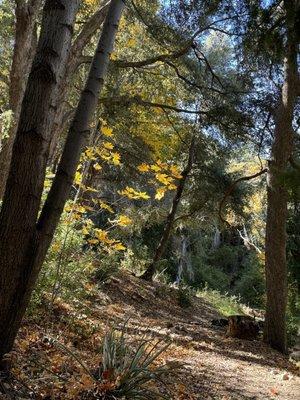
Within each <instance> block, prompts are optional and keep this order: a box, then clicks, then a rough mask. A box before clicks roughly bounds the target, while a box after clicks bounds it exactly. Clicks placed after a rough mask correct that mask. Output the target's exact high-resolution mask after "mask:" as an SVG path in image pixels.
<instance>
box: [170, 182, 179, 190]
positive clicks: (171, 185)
mask: <svg viewBox="0 0 300 400" xmlns="http://www.w3.org/2000/svg"><path fill="white" fill-rule="evenodd" d="M168 189H169V190H176V189H177V186H176V185H174V183H171V184H170V185H168Z"/></svg>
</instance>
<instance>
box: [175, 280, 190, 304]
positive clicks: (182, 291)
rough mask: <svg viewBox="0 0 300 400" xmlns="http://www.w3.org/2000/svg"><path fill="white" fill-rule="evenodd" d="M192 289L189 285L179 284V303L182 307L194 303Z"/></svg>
mask: <svg viewBox="0 0 300 400" xmlns="http://www.w3.org/2000/svg"><path fill="white" fill-rule="evenodd" d="M191 296H192V293H191V289H190V288H189V287H188V286H185V285H182V284H180V285H179V288H178V297H177V300H178V304H179V305H180V307H182V308H188V307H190V306H191V305H192V300H191Z"/></svg>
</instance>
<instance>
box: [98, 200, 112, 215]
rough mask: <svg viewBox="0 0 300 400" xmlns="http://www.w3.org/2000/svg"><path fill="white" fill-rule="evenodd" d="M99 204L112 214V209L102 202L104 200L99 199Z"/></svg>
mask: <svg viewBox="0 0 300 400" xmlns="http://www.w3.org/2000/svg"><path fill="white" fill-rule="evenodd" d="M99 205H100V208H102V209H103V210H107V211H108V212H110V213H111V214H114V210H113V209H112V208H111V207H110V206H109V205H108V204H106V203H104V201H102V200H100V201H99Z"/></svg>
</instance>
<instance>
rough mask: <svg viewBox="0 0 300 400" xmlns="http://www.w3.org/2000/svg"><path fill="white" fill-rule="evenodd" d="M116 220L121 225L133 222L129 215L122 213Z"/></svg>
mask: <svg viewBox="0 0 300 400" xmlns="http://www.w3.org/2000/svg"><path fill="white" fill-rule="evenodd" d="M115 222H116V223H117V224H118V225H120V226H128V225H131V224H132V219H131V218H129V217H127V215H120V216H119V218H118V219H117V220H116V221H115Z"/></svg>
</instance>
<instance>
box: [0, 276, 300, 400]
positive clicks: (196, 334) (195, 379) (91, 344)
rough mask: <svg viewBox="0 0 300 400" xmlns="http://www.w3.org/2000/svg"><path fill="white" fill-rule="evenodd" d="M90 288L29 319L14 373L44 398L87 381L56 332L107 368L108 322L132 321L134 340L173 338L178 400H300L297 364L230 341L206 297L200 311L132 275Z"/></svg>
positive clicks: (170, 354) (197, 302)
mask: <svg viewBox="0 0 300 400" xmlns="http://www.w3.org/2000/svg"><path fill="white" fill-rule="evenodd" d="M86 290H87V291H89V290H90V296H89V299H88V300H87V301H86V302H85V304H82V303H81V304H79V305H78V308H77V309H76V307H75V308H74V305H73V306H71V305H70V304H66V303H59V304H58V305H57V306H56V307H55V308H54V309H52V310H51V314H45V315H42V317H41V316H40V317H39V319H37V320H36V321H33V320H32V319H31V318H29V319H28V320H27V321H25V322H24V326H23V328H22V331H21V333H20V335H19V339H18V343H17V346H16V351H15V353H14V354H15V359H14V360H13V363H14V367H13V372H14V374H15V376H18V377H19V378H20V377H21V378H20V379H21V380H22V382H24V383H25V385H26V386H27V387H29V386H30V388H32V390H33V392H34V393H39V396H38V397H36V398H39V399H40V398H42V399H45V398H47V399H70V398H71V399H72V396H70V394H69V390H70V386H71V385H72V382H74V383H78V380H80V379H82V378H81V377H82V369H81V367H80V365H76V363H74V360H72V358H70V357H69V356H68V354H64V353H63V352H62V351H61V349H57V348H56V347H55V346H53V345H52V344H51V342H50V341H49V340H48V337H52V338H53V336H54V335H55V338H56V339H57V340H58V341H60V342H61V343H64V345H65V346H66V347H68V348H69V349H71V350H72V351H74V352H76V354H77V355H78V356H79V357H80V359H81V360H82V361H83V362H84V363H85V364H86V365H88V366H90V367H91V366H95V365H97V363H99V352H98V348H99V343H100V341H101V339H102V335H103V332H104V331H105V328H106V326H107V324H108V323H110V324H114V325H116V326H121V325H123V324H124V322H125V321H126V320H128V318H129V321H128V323H127V331H128V335H129V336H132V337H133V338H134V339H136V338H140V337H141V336H143V335H147V336H152V337H154V338H158V339H163V340H166V339H169V340H171V341H172V345H171V346H170V348H169V349H168V350H167V352H166V354H164V355H163V358H164V360H165V361H169V362H179V363H180V364H182V367H181V369H180V373H179V374H178V376H177V377H173V378H172V380H171V381H170V382H169V387H170V388H171V389H172V391H173V393H176V394H174V396H173V397H172V400H195V399H199V400H200V399H203V400H204V399H205V400H245V399H247V400H250V399H253V400H254V399H257V400H265V399H278V400H296V399H300V377H299V374H298V372H297V370H296V368H295V366H293V365H292V364H291V363H290V362H289V361H288V360H287V358H285V357H283V356H282V355H280V354H279V353H277V352H276V351H273V350H270V349H269V348H267V347H266V346H265V345H264V344H263V343H262V342H260V341H252V342H250V341H243V340H237V339H232V338H226V337H225V335H224V330H222V329H221V328H215V327H212V325H211V320H212V319H214V318H218V317H220V315H218V313H217V312H216V310H215V309H214V308H213V307H212V306H211V305H210V304H208V303H207V302H205V301H204V300H203V299H199V298H193V300H192V306H191V307H189V308H188V309H182V308H181V307H179V305H178V301H177V291H176V289H172V288H169V287H167V286H163V285H161V284H158V283H151V284H150V283H147V282H144V281H142V280H140V279H138V278H135V277H133V276H131V275H128V274H125V273H121V274H119V275H118V276H117V277H115V278H112V280H111V281H110V282H109V283H107V284H105V285H103V286H102V288H101V290H99V289H98V288H96V287H95V286H92V285H91V287H87V288H86ZM42 313H47V311H43V310H41V314H42ZM54 378H55V379H54ZM64 393H65V394H64ZM40 394H42V396H40ZM47 396H48V397H47ZM0 398H1V396H0ZM3 398H6V397H3ZM33 398H35V397H33ZM73 398H74V399H75V398H76V397H73Z"/></svg>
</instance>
